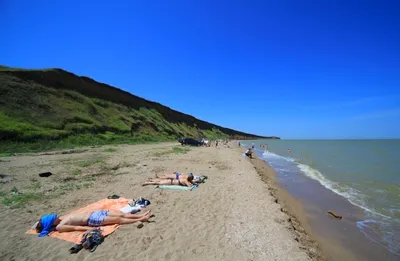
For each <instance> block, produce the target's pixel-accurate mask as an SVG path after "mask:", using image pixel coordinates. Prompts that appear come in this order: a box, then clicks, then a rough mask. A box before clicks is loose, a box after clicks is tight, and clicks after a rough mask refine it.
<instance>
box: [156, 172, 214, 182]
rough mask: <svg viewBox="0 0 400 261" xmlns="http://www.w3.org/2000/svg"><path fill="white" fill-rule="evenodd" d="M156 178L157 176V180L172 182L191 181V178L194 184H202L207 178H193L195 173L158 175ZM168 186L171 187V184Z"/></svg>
mask: <svg viewBox="0 0 400 261" xmlns="http://www.w3.org/2000/svg"><path fill="white" fill-rule="evenodd" d="M156 176H157V179H168V180H171V179H176V180H179V179H180V178H182V179H189V177H190V179H191V180H192V181H191V183H192V184H195V183H202V182H203V181H204V179H205V178H206V176H200V177H198V176H197V177H195V176H193V173H188V174H184V173H182V174H180V173H178V172H174V173H173V174H156ZM191 177H193V178H191ZM168 185H170V184H168Z"/></svg>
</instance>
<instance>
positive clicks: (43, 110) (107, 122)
mask: <svg viewBox="0 0 400 261" xmlns="http://www.w3.org/2000/svg"><path fill="white" fill-rule="evenodd" d="M96 88H98V92H96V91H97V90H96ZM78 91H79V92H78ZM82 93H85V95H84V94H82ZM118 95H120V96H118ZM0 97H1V99H0V122H1V124H0V142H1V143H0V153H10V152H21V151H38V150H48V149H52V148H72V147H75V146H86V145H104V144H113V143H130V144H132V143H133V144H134V143H144V142H156V141H168V140H176V139H177V138H179V137H182V136H190V137H201V136H203V137H205V138H209V139H216V138H228V137H230V136H231V135H232V134H233V133H234V132H235V131H233V130H230V129H225V128H222V127H218V126H216V125H213V124H210V123H206V122H204V121H200V120H197V119H195V118H193V117H191V116H190V115H186V114H182V113H179V112H176V111H173V110H171V109H169V108H167V107H165V106H162V105H160V104H157V103H152V102H149V101H146V100H144V99H141V98H139V97H136V96H133V95H131V94H129V93H126V92H123V91H121V90H119V89H116V88H113V87H111V86H106V85H104V84H101V83H97V82H94V81H93V80H91V79H88V78H85V77H78V76H76V75H73V74H71V73H68V72H65V71H62V70H58V69H54V70H43V71H35V70H16V69H9V68H6V67H2V68H1V69H0ZM106 97H110V99H106ZM118 97H120V99H121V103H118V102H116V101H117V100H118ZM199 126H201V127H199ZM238 134H239V135H248V136H249V137H250V136H251V137H255V136H254V135H250V134H244V133H241V132H238Z"/></svg>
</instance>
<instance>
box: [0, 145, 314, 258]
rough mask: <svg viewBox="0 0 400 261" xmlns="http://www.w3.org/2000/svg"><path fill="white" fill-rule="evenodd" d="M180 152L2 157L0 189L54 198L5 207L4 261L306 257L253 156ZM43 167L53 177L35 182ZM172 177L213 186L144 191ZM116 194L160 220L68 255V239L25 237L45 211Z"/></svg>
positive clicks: (121, 150) (123, 149)
mask: <svg viewBox="0 0 400 261" xmlns="http://www.w3.org/2000/svg"><path fill="white" fill-rule="evenodd" d="M174 146H177V145H176V144H171V143H162V144H155V145H137V146H118V147H117V146H113V148H117V151H115V152H104V149H105V147H101V148H89V149H88V150H86V151H83V152H82V153H71V154H54V155H37V154H32V155H26V156H17V157H11V158H3V159H2V162H1V163H0V164H1V165H0V173H5V174H10V175H12V178H13V181H12V182H11V183H6V184H1V185H0V186H2V191H6V192H8V191H9V190H10V189H11V188H12V187H14V186H16V187H17V188H18V189H19V190H20V191H31V190H34V189H37V190H38V191H40V192H44V193H46V195H48V196H47V197H46V198H45V199H43V200H40V201H31V202H29V203H28V204H27V205H26V206H25V207H23V208H17V209H10V208H8V207H6V206H4V205H1V211H0V218H1V220H2V222H1V224H0V233H1V237H2V238H3V242H2V243H1V245H0V252H1V253H2V257H1V258H2V259H3V260H96V261H99V260H133V259H134V260H230V261H234V260H310V257H309V256H308V255H307V253H306V251H304V250H303V249H304V247H302V246H301V245H300V243H299V242H297V241H296V240H295V238H294V236H293V234H292V233H291V232H290V230H288V228H287V227H288V224H287V223H286V222H285V220H287V219H288V217H287V215H286V214H285V213H283V212H281V211H280V208H281V206H280V205H279V204H276V203H275V202H274V197H273V196H271V194H270V193H269V190H268V185H267V184H265V183H264V182H262V181H261V179H260V176H259V175H258V174H257V172H256V170H255V169H254V166H253V165H252V163H251V162H250V161H249V160H248V159H245V158H243V157H242V156H241V155H240V153H239V152H238V151H237V150H236V149H232V148H227V147H221V148H215V147H210V148H192V149H191V150H190V151H189V152H187V153H186V154H181V153H179V154H176V153H173V152H172V149H171V148H172V147H174ZM155 152H158V153H155ZM82 162H86V163H87V164H89V166H84V165H87V164H84V163H82ZM83 166H84V167H83ZM42 171H51V172H53V173H54V175H53V176H51V177H49V178H39V177H38V175H37V174H38V173H39V172H42ZM173 171H178V172H188V171H189V172H193V173H196V174H205V175H208V176H209V180H208V181H207V182H206V183H205V184H202V185H200V187H198V188H197V189H195V190H194V191H192V192H186V191H168V190H159V189H156V188H154V187H152V186H147V187H142V186H141V183H142V182H143V181H145V180H146V179H147V178H149V177H153V176H154V175H155V174H156V173H157V172H173ZM78 172H79V174H77V173H78ZM72 173H74V174H72ZM32 184H36V185H35V186H34V187H35V188H32ZM37 184H39V185H37ZM39 186H40V187H39ZM62 186H64V187H62ZM111 194H118V195H121V196H124V197H127V198H136V197H139V196H143V197H146V198H149V199H150V200H151V202H152V204H151V209H152V211H153V213H154V214H155V218H154V220H155V221H156V222H155V223H148V224H145V226H144V227H143V228H142V229H138V228H136V226H135V225H125V226H121V227H120V228H119V229H118V230H117V231H116V232H115V233H113V234H112V235H110V236H109V237H107V238H106V240H105V241H104V243H103V244H102V245H100V246H99V247H98V248H97V250H96V251H95V252H94V253H90V252H89V251H84V250H82V251H81V252H79V253H78V254H75V255H71V254H69V252H68V249H69V248H70V247H71V245H72V244H71V243H69V242H65V241H61V240H57V239H53V238H48V237H47V238H37V237H35V236H32V235H27V234H25V233H24V232H25V231H26V230H27V228H29V226H30V225H31V224H33V223H34V222H35V220H37V219H38V218H39V217H40V215H42V214H44V213H47V212H57V213H60V214H66V213H68V212H70V211H72V210H74V209H77V208H79V207H82V206H85V205H87V204H89V203H92V202H95V201H97V200H99V199H102V198H105V197H107V196H108V195H111ZM51 195H57V196H54V197H50V196H51Z"/></svg>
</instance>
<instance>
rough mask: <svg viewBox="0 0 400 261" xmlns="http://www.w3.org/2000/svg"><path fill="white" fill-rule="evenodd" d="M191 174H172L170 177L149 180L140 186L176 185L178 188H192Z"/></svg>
mask: <svg viewBox="0 0 400 261" xmlns="http://www.w3.org/2000/svg"><path fill="white" fill-rule="evenodd" d="M194 183H197V182H194V181H193V174H191V175H182V174H178V173H176V174H172V175H171V177H169V176H168V177H167V176H164V177H163V178H156V179H149V180H148V181H146V182H145V183H143V184H142V186H147V185H178V186H187V187H191V186H193V184H194Z"/></svg>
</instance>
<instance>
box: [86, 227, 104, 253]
mask: <svg viewBox="0 0 400 261" xmlns="http://www.w3.org/2000/svg"><path fill="white" fill-rule="evenodd" d="M103 241H104V236H103V235H102V234H101V231H100V229H97V228H95V229H90V230H88V231H86V232H85V234H83V236H82V241H81V244H82V246H83V248H85V249H89V250H90V252H93V251H95V250H96V248H97V247H98V246H99V245H100V244H101V243H102V242H103Z"/></svg>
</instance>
